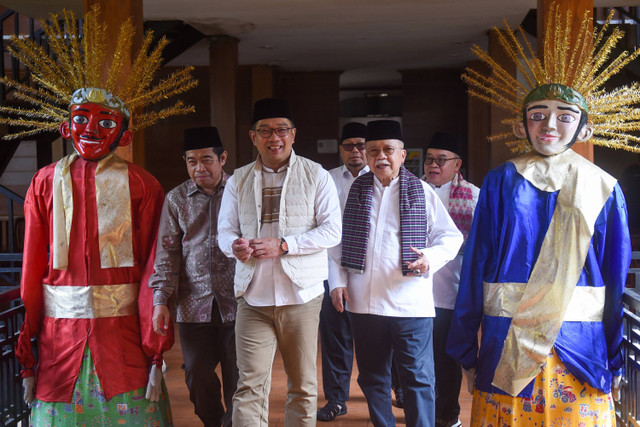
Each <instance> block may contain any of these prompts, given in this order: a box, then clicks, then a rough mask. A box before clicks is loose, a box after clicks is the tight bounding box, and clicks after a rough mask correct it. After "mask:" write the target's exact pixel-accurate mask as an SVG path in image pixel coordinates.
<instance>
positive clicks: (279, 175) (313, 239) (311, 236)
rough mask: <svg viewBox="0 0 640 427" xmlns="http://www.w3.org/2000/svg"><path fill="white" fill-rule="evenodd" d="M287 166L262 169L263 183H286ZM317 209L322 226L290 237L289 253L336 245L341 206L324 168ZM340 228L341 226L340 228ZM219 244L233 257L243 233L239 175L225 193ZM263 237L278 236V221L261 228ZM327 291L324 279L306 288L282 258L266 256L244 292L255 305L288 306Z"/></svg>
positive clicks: (308, 299)
mask: <svg viewBox="0 0 640 427" xmlns="http://www.w3.org/2000/svg"><path fill="white" fill-rule="evenodd" d="M286 168H287V166H285V167H283V168H281V169H280V170H278V171H272V170H270V169H268V168H264V167H263V169H262V183H263V186H264V187H278V186H280V187H281V186H282V184H283V182H284V179H285V175H286ZM314 210H315V212H316V221H317V223H318V226H317V227H316V228H314V229H312V230H309V231H308V232H306V233H302V234H298V235H294V236H286V238H287V245H288V246H289V253H290V254H292V255H302V254H308V253H314V252H317V251H319V250H322V249H326V248H328V247H331V246H332V245H334V243H333V242H334V241H335V238H334V234H335V233H334V231H335V227H333V226H332V224H333V223H336V222H337V223H338V224H339V223H340V205H339V201H338V198H337V197H336V193H335V190H334V184H333V183H332V182H331V177H330V176H329V173H328V172H327V171H325V170H324V169H321V175H320V177H319V179H318V186H317V189H316V198H315V206H314ZM338 230H339V227H338ZM218 232H219V235H218V239H219V241H218V244H219V246H220V249H221V250H222V251H223V252H224V253H225V255H227V256H228V257H233V250H232V248H231V245H232V243H233V241H234V240H235V239H237V238H238V237H239V236H240V224H239V218H238V190H237V187H236V184H235V177H234V176H232V177H231V178H229V180H228V181H227V185H226V187H225V193H224V196H223V199H222V204H221V206H220V215H219V217H218ZM260 236H262V237H278V223H277V222H273V223H266V224H263V225H262V228H261V230H260ZM323 293H324V284H323V282H322V281H320V282H318V283H317V284H315V285H313V286H310V287H308V288H305V289H302V288H301V287H299V286H298V285H296V284H295V283H294V282H293V281H292V280H291V279H290V278H289V276H287V275H286V274H285V272H284V270H283V268H282V264H281V263H280V261H279V259H278V257H275V258H265V259H259V260H257V261H256V267H255V272H254V274H253V278H252V280H251V282H250V284H249V286H248V288H247V291H246V292H245V293H244V294H243V298H244V299H245V300H246V301H247V303H249V304H250V305H253V306H263V307H264V306H284V305H292V304H304V303H307V302H309V301H311V300H312V299H313V298H315V297H317V296H319V295H322V294H323Z"/></svg>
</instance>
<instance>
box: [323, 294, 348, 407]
mask: <svg viewBox="0 0 640 427" xmlns="http://www.w3.org/2000/svg"><path fill="white" fill-rule="evenodd" d="M320 350H321V354H322V388H323V391H324V398H325V399H327V400H328V401H329V402H336V403H339V404H342V405H344V403H345V402H346V401H347V400H349V386H350V385H351V370H352V368H353V337H352V335H351V322H350V321H349V317H348V316H347V313H346V312H343V313H338V311H337V310H336V309H335V307H334V306H333V303H332V302H331V295H329V285H328V283H327V282H326V281H325V282H324V298H323V300H322V309H321V310H320Z"/></svg>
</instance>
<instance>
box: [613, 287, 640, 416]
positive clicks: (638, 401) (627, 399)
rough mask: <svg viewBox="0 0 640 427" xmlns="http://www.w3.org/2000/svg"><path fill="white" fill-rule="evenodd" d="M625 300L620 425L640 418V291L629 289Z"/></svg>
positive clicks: (618, 412)
mask: <svg viewBox="0 0 640 427" xmlns="http://www.w3.org/2000/svg"><path fill="white" fill-rule="evenodd" d="M623 302H624V317H623V323H624V332H623V333H624V340H623V354H624V375H623V377H622V385H621V387H620V401H619V402H617V404H616V410H617V411H616V412H617V416H618V425H619V426H638V425H639V424H638V421H639V420H640V395H639V394H638V392H640V316H639V314H640V292H639V291H638V290H636V289H627V291H626V292H625V293H624V297H623Z"/></svg>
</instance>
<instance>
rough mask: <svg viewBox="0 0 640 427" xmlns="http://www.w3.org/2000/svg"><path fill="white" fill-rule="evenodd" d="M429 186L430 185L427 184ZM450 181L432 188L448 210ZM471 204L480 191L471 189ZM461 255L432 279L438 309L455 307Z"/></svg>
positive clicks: (476, 199)
mask: <svg viewBox="0 0 640 427" xmlns="http://www.w3.org/2000/svg"><path fill="white" fill-rule="evenodd" d="M429 185H430V186H431V184H429ZM451 185H452V184H451V181H449V182H447V183H446V184H444V185H441V186H440V187H434V186H431V188H433V190H434V191H435V192H436V194H437V195H438V197H439V198H440V200H441V201H442V204H443V205H444V206H445V207H446V208H447V211H448V210H449V195H450V194H451ZM472 192H473V204H474V205H476V204H477V203H478V196H479V195H480V189H479V188H478V187H472ZM462 258H463V257H462V253H458V255H456V257H455V258H454V259H452V260H451V261H449V262H448V263H447V264H446V265H445V266H444V267H442V268H441V269H440V270H438V272H437V273H436V274H435V276H434V277H433V301H434V303H435V306H436V307H438V308H446V309H449V310H453V307H454V306H455V305H456V296H457V295H458V286H460V270H461V269H462Z"/></svg>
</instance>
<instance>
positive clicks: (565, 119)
mask: <svg viewBox="0 0 640 427" xmlns="http://www.w3.org/2000/svg"><path fill="white" fill-rule="evenodd" d="M558 121H560V122H562V123H573V122H575V121H576V118H575V117H574V116H572V115H571V114H560V115H559V116H558Z"/></svg>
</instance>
